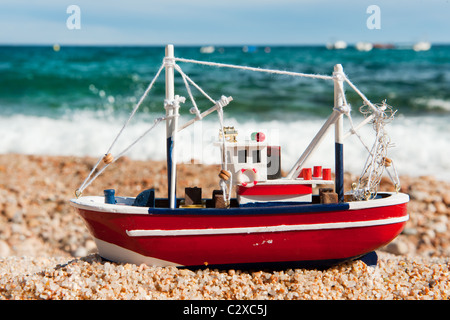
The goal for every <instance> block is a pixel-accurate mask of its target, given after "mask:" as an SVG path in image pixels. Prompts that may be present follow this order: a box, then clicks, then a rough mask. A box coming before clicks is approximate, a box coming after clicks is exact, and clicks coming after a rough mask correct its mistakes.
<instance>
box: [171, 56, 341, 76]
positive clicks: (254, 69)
mask: <svg viewBox="0 0 450 320" xmlns="http://www.w3.org/2000/svg"><path fill="white" fill-rule="evenodd" d="M175 61H180V62H188V63H196V64H202V65H207V66H214V67H220V68H232V69H242V70H249V71H257V72H266V73H274V74H283V75H289V76H296V77H305V78H314V79H324V80H333V77H332V76H325V75H320V74H308V73H301V72H292V71H281V70H274V69H263V68H254V67H246V66H239V65H234V64H226V63H217V62H208V61H199V60H193V59H184V58H175Z"/></svg>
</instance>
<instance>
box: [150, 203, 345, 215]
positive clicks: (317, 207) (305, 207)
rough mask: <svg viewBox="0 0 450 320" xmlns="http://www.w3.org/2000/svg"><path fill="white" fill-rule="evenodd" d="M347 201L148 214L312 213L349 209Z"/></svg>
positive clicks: (163, 210) (152, 211) (162, 210)
mask: <svg viewBox="0 0 450 320" xmlns="http://www.w3.org/2000/svg"><path fill="white" fill-rule="evenodd" d="M349 208H350V205H349V204H348V203H335V204H334V203H333V204H301V203H297V204H292V203H290V204H281V203H278V205H274V204H273V203H269V205H266V206H264V205H263V204H258V205H256V206H250V205H248V206H244V207H232V208H228V209H219V208H175V209H170V208H149V210H148V213H150V214H161V215H163V214H168V215H263V214H283V213H314V212H332V211H345V210H349Z"/></svg>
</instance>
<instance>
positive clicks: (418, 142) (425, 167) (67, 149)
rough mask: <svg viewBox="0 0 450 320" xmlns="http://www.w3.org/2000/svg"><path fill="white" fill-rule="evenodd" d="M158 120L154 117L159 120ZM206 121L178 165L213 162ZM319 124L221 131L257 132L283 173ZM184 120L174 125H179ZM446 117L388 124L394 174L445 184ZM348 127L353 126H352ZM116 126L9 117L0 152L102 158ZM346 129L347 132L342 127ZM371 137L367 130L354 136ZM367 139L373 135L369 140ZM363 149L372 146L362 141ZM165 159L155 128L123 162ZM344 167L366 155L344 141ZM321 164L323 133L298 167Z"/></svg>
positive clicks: (181, 143) (211, 132) (210, 125)
mask: <svg viewBox="0 0 450 320" xmlns="http://www.w3.org/2000/svg"><path fill="white" fill-rule="evenodd" d="M159 116H161V115H159ZM210 117H211V120H204V121H201V122H197V123H196V124H195V125H193V126H192V127H190V128H188V129H186V130H185V131H184V132H182V133H180V134H179V136H178V140H177V146H178V149H177V150H178V152H179V153H178V155H179V156H178V158H179V161H180V162H186V163H189V162H190V160H191V159H196V160H197V161H198V162H200V163H205V164H211V163H219V161H220V152H219V149H218V148H217V147H216V146H214V145H213V141H214V140H215V139H216V138H217V134H218V130H219V124H218V122H217V121H215V120H216V118H214V116H210ZM145 118H146V119H145V121H144V120H138V121H136V122H132V123H130V125H129V127H128V128H127V130H126V131H125V133H124V135H123V137H121V138H120V139H119V140H118V142H117V145H116V147H115V148H114V149H113V151H112V153H113V155H114V154H117V153H118V152H120V151H122V150H123V149H124V148H125V147H127V146H128V145H129V144H130V143H131V142H132V141H134V139H136V137H138V136H139V135H141V134H142V133H143V132H144V131H145V130H147V129H148V128H149V127H150V126H151V125H152V120H153V119H154V118H156V116H154V117H150V116H148V115H146V116H145ZM325 120H326V119H321V120H316V119H314V120H312V119H300V120H297V121H291V122H287V123H285V122H281V121H265V122H256V121H252V120H247V121H245V122H242V120H241V119H240V120H239V122H240V123H238V121H237V120H236V119H229V118H226V122H225V124H226V125H234V126H235V127H236V128H237V129H238V131H239V135H246V134H247V135H250V134H251V132H254V131H264V132H265V133H266V135H267V138H268V141H269V142H270V143H271V144H273V145H276V144H278V143H279V144H280V145H281V150H282V156H281V157H282V158H281V159H282V168H283V170H285V171H289V170H290V169H291V167H292V166H293V165H294V163H295V162H296V160H297V159H298V158H299V157H300V155H301V154H302V152H303V151H304V149H305V148H306V147H307V146H308V144H309V142H310V141H311V139H313V137H314V135H315V134H316V132H317V131H318V130H319V129H320V127H321V126H322V124H323V123H324V122H325ZM183 121H184V119H180V123H183ZM448 121H449V117H448V116H446V117H440V118H438V117H397V119H396V120H395V121H394V122H393V123H391V124H388V126H387V130H388V132H389V134H390V136H391V138H392V141H393V142H394V143H395V144H396V148H393V149H390V152H391V153H390V155H391V158H393V160H394V161H395V166H396V168H397V170H398V172H399V174H405V175H412V176H420V175H434V176H436V177H437V178H439V179H444V180H450V161H449V156H450V151H449V149H450V148H449V146H450V142H449V141H450V130H449V128H448ZM355 122H358V121H357V120H355ZM123 123H124V119H123V118H119V119H115V118H113V117H108V118H107V119H106V120H105V117H103V116H102V117H99V116H98V115H96V114H94V113H92V112H88V111H83V112H78V113H77V115H76V116H67V117H64V118H62V119H54V118H47V117H37V116H25V115H13V116H0V136H1V137H2V138H1V140H0V141H1V142H0V153H22V154H38V155H74V156H93V157H100V156H101V155H103V154H104V153H105V152H106V151H107V149H108V147H109V146H110V144H111V142H112V141H113V139H114V137H115V136H116V134H117V133H118V132H119V130H120V128H121V127H122V125H123ZM346 128H348V126H347V127H346ZM362 130H363V131H362V132H363V133H371V130H372V129H371V127H370V125H368V126H366V127H364V128H363V129H362ZM372 139H373V136H372ZM366 143H367V144H368V145H369V146H370V145H371V144H372V143H373V140H370V139H367V140H366ZM165 155H166V130H165V123H164V122H162V123H160V124H159V126H158V127H156V128H155V129H154V130H153V131H152V132H151V133H150V134H149V136H147V137H145V138H144V139H143V140H142V141H141V142H140V143H138V144H136V145H135V146H134V147H133V148H132V149H131V150H130V152H129V153H127V156H128V157H130V158H132V159H137V160H147V159H148V160H164V159H165ZM344 155H345V159H344V166H345V169H346V170H347V171H350V172H353V173H355V174H360V171H361V169H362V166H363V165H364V162H365V159H366V157H367V152H366V151H365V149H364V148H363V147H362V145H361V143H360V142H359V140H358V139H357V138H356V137H355V136H352V137H350V138H348V139H347V140H346V141H345V146H344ZM305 165H306V166H311V167H312V166H314V165H322V166H323V167H330V168H333V170H334V129H333V128H331V130H330V131H329V132H328V134H327V136H326V139H325V140H324V142H323V143H322V145H321V146H320V147H319V148H318V149H317V151H316V153H315V154H314V155H313V156H312V157H311V159H310V160H308V162H307V163H306V164H305Z"/></svg>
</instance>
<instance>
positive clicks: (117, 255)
mask: <svg viewBox="0 0 450 320" xmlns="http://www.w3.org/2000/svg"><path fill="white" fill-rule="evenodd" d="M94 241H95V244H96V245H97V249H98V253H99V254H100V256H102V257H103V258H105V259H108V260H111V261H115V262H119V263H134V264H137V265H140V264H142V263H144V264H146V265H149V266H155V267H167V266H175V267H182V266H183V265H181V264H178V263H176V262H172V261H166V260H161V259H158V258H154V257H148V256H144V255H142V254H139V253H137V252H134V251H131V250H128V249H126V248H123V247H120V246H118V245H115V244H113V243H109V242H106V241H103V240H100V239H97V238H94Z"/></svg>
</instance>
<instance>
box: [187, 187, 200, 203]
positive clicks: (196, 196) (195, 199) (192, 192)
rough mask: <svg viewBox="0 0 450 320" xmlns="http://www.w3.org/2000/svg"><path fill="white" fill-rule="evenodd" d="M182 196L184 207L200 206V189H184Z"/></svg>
mask: <svg viewBox="0 0 450 320" xmlns="http://www.w3.org/2000/svg"><path fill="white" fill-rule="evenodd" d="M184 194H185V196H184V203H185V205H188V206H190V205H193V204H202V188H197V187H193V188H185V189H184Z"/></svg>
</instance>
